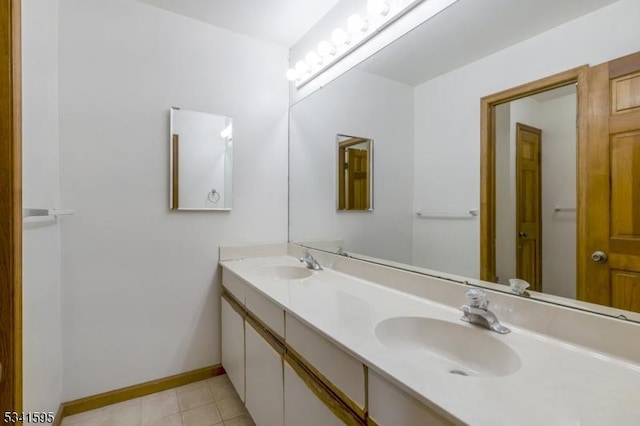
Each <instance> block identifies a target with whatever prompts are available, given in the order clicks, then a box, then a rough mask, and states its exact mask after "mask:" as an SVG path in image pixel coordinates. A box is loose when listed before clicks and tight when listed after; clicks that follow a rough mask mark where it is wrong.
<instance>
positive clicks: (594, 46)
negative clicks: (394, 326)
mask: <svg viewBox="0 0 640 426" xmlns="http://www.w3.org/2000/svg"><path fill="white" fill-rule="evenodd" d="M543 3H544V5H541V4H540V2H539V1H533V0H522V1H518V2H502V1H497V0H495V1H494V0H491V1H484V2H477V1H474V0H459V1H458V2H456V3H454V4H453V5H452V6H450V7H449V8H447V9H445V10H444V11H443V12H441V13H440V14H438V15H436V16H435V17H434V18H432V19H430V20H429V21H427V22H425V23H423V24H422V25H421V26H419V27H418V28H416V29H415V30H413V31H411V32H410V33H408V34H407V35H405V36H404V37H402V38H401V39H399V40H397V41H395V42H394V43H393V44H391V45H389V46H388V47H386V48H385V49H383V50H381V51H379V52H378V53H377V54H375V55H374V56H372V57H370V58H369V59H367V60H366V61H364V62H363V63H361V64H359V65H358V66H356V67H354V68H353V69H351V70H349V71H348V72H346V73H345V74H343V75H341V76H340V77H338V78H337V79H335V80H334V81H332V82H331V83H330V84H327V85H326V86H324V87H323V88H322V89H320V90H318V91H316V92H314V93H313V94H311V95H309V96H308V97H306V98H304V99H302V100H300V101H298V102H297V103H296V104H294V105H292V107H291V109H290V228H289V239H290V241H291V242H297V243H301V244H304V245H307V246H310V247H315V248H319V249H322V250H329V251H346V252H347V253H348V254H349V255H351V256H353V257H358V258H363V259H370V258H375V259H374V260H375V261H377V262H387V263H389V264H392V265H394V266H398V265H400V267H403V268H406V269H411V270H416V271H419V272H423V273H428V274H434V275H439V276H447V277H450V278H452V279H454V280H455V279H458V278H460V280H464V278H463V277H469V278H471V279H473V280H478V281H472V282H474V283H475V282H477V283H479V284H480V285H484V286H486V287H488V288H493V289H497V290H500V291H505V292H510V291H511V289H510V288H509V285H508V283H509V279H510V278H516V277H517V278H521V279H526V280H527V281H529V282H530V284H531V287H530V288H529V291H528V293H527V295H530V297H532V298H537V299H540V300H544V301H548V302H552V303H560V304H564V305H567V306H573V307H578V308H580V309H587V310H592V311H595V312H599V313H603V314H606V315H611V316H614V317H617V316H620V315H621V316H622V317H621V318H623V319H624V318H627V319H631V320H636V321H637V320H640V315H639V314H638V313H637V312H635V311H638V310H640V309H635V308H633V305H632V304H630V305H617V306H616V305H615V303H613V302H607V301H605V299H601V300H602V301H597V302H594V299H589V298H588V297H584V294H586V293H583V294H581V293H580V290H579V286H578V284H577V281H578V279H579V277H578V275H580V274H579V273H578V272H577V268H578V261H577V260H576V259H579V258H580V256H581V253H580V251H579V250H578V248H579V247H580V244H581V241H582V242H583V243H584V241H585V233H586V235H587V236H589V235H590V233H591V230H589V229H587V228H586V227H584V229H583V230H582V231H580V230H579V226H578V225H579V224H580V223H581V222H580V220H581V219H580V218H581V217H582V218H583V219H584V215H585V213H584V212H585V211H586V210H583V211H582V212H581V211H580V209H579V208H578V207H579V205H580V202H581V201H580V200H581V196H580V193H579V191H578V189H579V188H581V182H580V179H583V178H584V176H582V175H581V172H580V170H579V166H577V161H578V159H579V157H578V155H579V147H580V145H579V144H580V142H579V134H578V133H579V131H578V127H577V123H579V122H581V121H582V122H583V123H586V121H583V120H588V117H587V116H586V114H585V109H584V105H585V104H584V102H586V100H585V96H583V97H582V98H581V102H583V103H582V106H580V105H579V102H578V100H579V99H580V90H581V86H580V84H581V83H580V79H581V78H582V77H580V78H578V77H577V74H576V76H575V77H574V78H573V79H567V78H565V79H564V80H562V81H559V80H558V81H557V82H556V83H555V84H551V85H550V86H549V87H547V88H544V89H537V90H534V91H533V92H532V93H529V94H527V95H526V96H525V95H523V96H518V97H516V98H513V99H509V100H507V101H504V102H502V101H501V102H499V103H496V104H495V105H492V108H493V109H492V115H491V116H487V117H486V120H488V121H491V124H492V129H493V135H492V137H495V141H494V142H495V144H494V147H495V152H492V153H491V155H492V157H491V160H490V162H492V167H493V171H494V173H495V175H494V177H493V178H492V179H494V181H493V182H491V183H492V185H493V193H494V195H495V200H494V201H495V205H494V208H493V209H485V208H484V207H483V205H482V204H483V202H484V201H483V200H482V199H481V188H482V186H481V183H482V182H481V158H483V155H485V154H486V153H485V152H482V149H481V148H482V146H481V128H482V127H481V99H483V98H487V97H490V96H491V95H494V94H498V93H502V92H506V91H509V90H510V89H512V88H515V87H519V86H525V85H527V84H528V83H530V82H535V81H539V80H542V79H544V78H546V77H549V76H554V75H560V74H563V72H565V71H567V70H578V69H580V70H582V71H585V70H586V69H587V68H586V67H584V68H580V67H581V66H583V65H585V64H588V65H597V64H600V63H604V62H607V61H611V60H613V59H615V58H618V57H621V56H623V55H627V54H631V53H634V52H636V51H640V36H639V35H638V30H637V29H636V30H633V29H631V28H629V30H628V31H626V32H623V33H618V34H613V33H611V34H607V35H603V34H601V33H598V34H595V33H594V32H593V31H592V29H593V28H594V26H598V25H604V24H605V23H607V22H612V20H620V19H621V20H625V19H628V18H625V16H627V15H629V14H630V13H635V12H634V11H636V10H637V8H638V6H637V4H634V2H632V1H628V0H619V1H614V0H599V1H589V2H583V1H578V0H564V1H561V2H557V1H548V0H545V1H544V2H543ZM525 14H526V16H527V20H522V19H519V17H521V16H523V15H525ZM625 28H626V27H625ZM634 34H635V35H634ZM632 35H634V36H633V37H632ZM534 36H535V37H534ZM596 41H597V43H596ZM579 46H590V48H589V49H582V48H578V47H579ZM585 72H586V71H585ZM581 75H583V74H581ZM582 83H584V81H582ZM625 87H626V86H625ZM629 87H631V86H629ZM582 89H583V90H586V88H585V87H584V86H582ZM638 99H640V98H638ZM581 108H582V110H581ZM581 114H582V115H581ZM484 120H485V119H484V118H483V121H484ZM484 124H487V123H484ZM336 134H342V135H366V136H367V138H370V139H372V140H375V143H376V157H375V168H374V169H373V173H372V179H374V180H375V185H374V187H373V188H372V190H373V198H374V199H375V200H376V206H375V207H376V208H375V210H374V211H372V212H370V213H368V214H366V215H348V214H347V215H345V214H340V212H337V211H336V209H335V198H334V188H335V182H334V181H333V179H334V177H332V176H331V173H332V171H333V170H335V167H333V164H335V162H336V161H339V158H337V155H338V153H337V152H336V149H335V135H336ZM582 136H584V135H582ZM583 142H584V141H583ZM629 149H631V148H629ZM639 149H640V148H639ZM634 152H638V151H634ZM634 155H635V154H634ZM625 164H626V163H625ZM483 167H485V166H483ZM581 167H582V168H583V169H584V168H585V167H587V165H584V164H583V165H582V166H581ZM483 173H484V172H483ZM581 176H582V177H581ZM625 188H626V187H625ZM629 188H630V189H629ZM629 188H627V189H628V190H629V191H631V192H632V193H635V194H636V195H638V192H637V191H638V189H637V188H635V189H634V188H631V187H629ZM625 190H626V189H625ZM483 191H484V190H483ZM483 197H484V195H483ZM585 200H588V199H587V198H583V199H582V202H584V203H587V205H585V206H584V209H593V208H596V209H597V208H598V207H597V206H596V205H595V203H591V204H588V203H589V202H588V201H585ZM629 214H631V215H632V216H633V215H635V214H636V213H633V211H632V212H631V213H629ZM483 215H485V216H484V217H483ZM487 215H492V217H491V218H490V219H489V218H488V216H487ZM581 215H583V216H581ZM625 217H626V216H625ZM633 217H635V216H633ZM636 219H637V221H638V223H640V217H638V218H636ZM483 220H485V221H487V223H492V224H494V225H495V226H494V229H493V232H494V236H493V237H492V238H494V239H495V241H494V244H489V243H486V244H485V243H484V242H483V243H482V244H484V246H483V245H482V244H481V224H482V223H483ZM634 223H635V222H634ZM581 238H582V240H581ZM485 246H486V247H485ZM489 246H491V247H492V249H491V250H493V253H492V256H493V257H492V259H493V260H494V261H495V262H494V263H495V264H494V265H492V269H491V271H490V272H491V274H490V275H491V276H488V275H487V274H485V273H484V272H483V269H482V265H481V257H482V256H481V255H482V254H483V253H484V252H485V248H486V250H489V249H488V247H489ZM481 252H482V253H481ZM588 257H589V258H588V259H586V260H583V261H584V262H591V259H590V255H589V256H588ZM634 274H635V275H634ZM632 275H633V277H636V278H638V280H636V279H635V278H633V277H632V278H633V279H631V278H629V279H627V281H629V283H631V284H630V285H629V286H627V287H626V289H625V290H624V292H627V293H628V296H629V299H634V298H640V285H636V283H637V282H640V273H636V272H633V273H632ZM625 277H627V278H628V277H631V275H629V274H626V275H625ZM480 278H483V279H484V280H485V281H479V280H480ZM586 279H587V281H588V279H589V277H586ZM625 279H626V278H625ZM622 281H624V280H622ZM622 281H620V282H622ZM632 281H633V282H632ZM625 282H626V281H625ZM593 284H594V285H596V284H597V283H593ZM634 288H635V290H634ZM514 297H515V295H514ZM587 301H590V302H592V303H587ZM594 303H597V304H594Z"/></svg>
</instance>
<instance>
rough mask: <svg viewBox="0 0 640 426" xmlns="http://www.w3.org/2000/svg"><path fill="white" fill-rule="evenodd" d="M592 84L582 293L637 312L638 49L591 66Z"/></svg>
mask: <svg viewBox="0 0 640 426" xmlns="http://www.w3.org/2000/svg"><path fill="white" fill-rule="evenodd" d="M588 88H589V115H588V119H589V139H588V144H587V145H586V146H585V147H584V149H585V150H586V152H585V159H586V161H587V167H586V168H585V179H584V188H583V191H582V195H583V196H584V197H585V205H586V206H587V207H586V214H585V220H584V223H583V229H580V230H579V231H580V235H582V236H583V237H584V242H583V244H581V245H580V247H579V251H578V271H579V286H578V298H579V299H581V300H585V301H588V302H593V303H599V304H603V305H609V306H613V307H615V308H620V309H627V310H632V311H636V312H640V53H637V54H634V55H630V56H626V57H623V58H620V59H617V60H614V61H611V62H607V63H605V64H601V65H598V66H596V67H593V68H591V69H590V70H589V76H588ZM600 252H601V253H600Z"/></svg>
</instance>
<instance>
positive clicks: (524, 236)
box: [518, 232, 528, 238]
mask: <svg viewBox="0 0 640 426" xmlns="http://www.w3.org/2000/svg"><path fill="white" fill-rule="evenodd" d="M518 235H519V236H520V238H527V237H528V235H527V233H526V232H518Z"/></svg>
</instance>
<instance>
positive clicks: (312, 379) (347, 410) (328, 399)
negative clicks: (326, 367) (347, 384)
mask: <svg viewBox="0 0 640 426" xmlns="http://www.w3.org/2000/svg"><path fill="white" fill-rule="evenodd" d="M284 360H285V362H286V363H287V364H288V365H289V366H290V367H291V369H292V370H293V371H295V372H296V374H297V375H298V377H300V379H301V380H302V381H303V382H304V384H305V385H307V387H308V388H309V390H311V392H313V393H314V395H315V396H316V397H317V398H318V399H319V400H320V401H321V402H322V403H323V404H324V405H325V406H326V407H327V408H328V409H329V410H330V411H331V412H332V413H333V414H334V415H335V416H336V417H338V418H339V419H340V420H342V421H343V422H344V423H345V424H346V425H349V426H361V425H366V420H365V416H364V413H362V414H358V413H355V412H354V411H353V410H352V409H351V407H349V405H347V404H346V403H345V401H344V400H343V399H341V398H340V396H338V395H336V394H335V393H334V392H333V390H332V389H331V387H329V386H327V384H326V383H325V382H323V381H322V380H321V379H320V378H319V377H317V376H315V375H314V374H313V372H312V371H311V370H309V369H308V368H307V365H306V364H305V363H303V362H301V360H300V359H299V358H297V357H296V355H295V353H294V352H290V351H289V350H287V352H286V353H285V354H284ZM325 380H326V379H325Z"/></svg>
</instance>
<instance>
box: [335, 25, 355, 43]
mask: <svg viewBox="0 0 640 426" xmlns="http://www.w3.org/2000/svg"><path fill="white" fill-rule="evenodd" d="M331 41H333V43H334V44H335V45H336V46H342V45H346V44H349V43H351V36H350V35H349V34H347V32H346V31H345V30H343V29H342V28H336V29H335V30H333V32H332V33H331Z"/></svg>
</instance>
